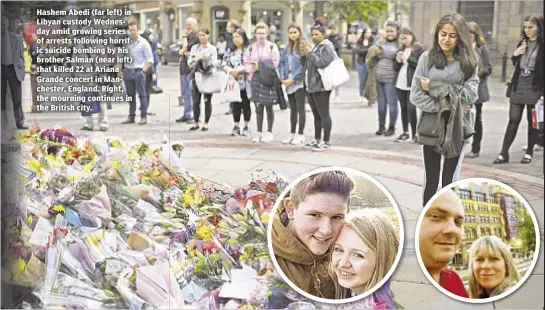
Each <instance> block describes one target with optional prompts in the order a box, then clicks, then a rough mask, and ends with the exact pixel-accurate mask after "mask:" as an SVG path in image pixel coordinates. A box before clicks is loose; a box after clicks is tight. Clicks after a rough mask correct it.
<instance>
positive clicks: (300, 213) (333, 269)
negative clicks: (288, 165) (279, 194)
mask: <svg viewBox="0 0 545 310" xmlns="http://www.w3.org/2000/svg"><path fill="white" fill-rule="evenodd" d="M353 188H354V182H353V181H352V180H351V179H350V178H349V177H348V176H347V174H346V173H345V172H342V171H325V172H321V173H317V174H314V175H311V176H310V177H307V178H305V179H304V180H302V181H300V182H299V183H297V184H296V185H295V186H294V187H293V188H292V189H291V191H290V193H289V194H288V195H289V197H288V195H286V198H284V199H283V202H282V204H281V207H280V208H279V210H280V211H279V212H277V213H276V216H275V218H274V220H273V224H272V246H273V251H274V255H275V258H276V261H277V263H278V267H280V269H281V270H282V272H283V273H284V274H285V275H286V277H287V278H288V279H289V280H290V281H291V282H292V283H293V284H294V285H295V286H297V287H298V288H299V289H301V290H302V291H304V292H306V293H308V294H311V295H313V296H316V297H320V298H324V299H345V298H351V297H355V296H358V295H360V294H363V293H365V292H367V291H369V290H370V289H372V288H373V287H374V286H376V285H377V284H378V283H379V282H380V281H382V279H383V278H384V277H386V275H387V274H388V272H389V271H390V269H391V267H392V266H393V264H394V261H395V258H396V256H397V253H398V249H399V246H400V245H399V231H398V230H397V229H396V228H395V226H394V224H393V223H392V221H391V220H390V219H389V218H388V216H387V215H386V214H384V213H382V212H381V211H379V210H377V209H372V208H366V209H363V210H362V211H358V212H357V213H358V215H357V216H353V217H352V216H347V211H348V206H349V202H350V194H351V192H352V190H353ZM348 217H350V219H349V220H347V218H348ZM373 298H374V299H375V300H374V304H381V305H383V306H384V308H388V309H392V308H396V305H395V303H394V301H393V298H392V294H391V291H390V282H389V280H388V281H387V282H386V283H385V284H384V285H383V286H382V287H381V288H380V289H379V290H377V291H376V292H374V293H373Z"/></svg>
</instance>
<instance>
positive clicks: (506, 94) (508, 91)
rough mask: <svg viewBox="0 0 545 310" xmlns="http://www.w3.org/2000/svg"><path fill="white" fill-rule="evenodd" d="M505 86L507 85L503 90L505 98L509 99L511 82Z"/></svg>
mask: <svg viewBox="0 0 545 310" xmlns="http://www.w3.org/2000/svg"><path fill="white" fill-rule="evenodd" d="M505 85H507V89H506V90H505V97H507V98H511V87H512V85H511V82H507V84H505Z"/></svg>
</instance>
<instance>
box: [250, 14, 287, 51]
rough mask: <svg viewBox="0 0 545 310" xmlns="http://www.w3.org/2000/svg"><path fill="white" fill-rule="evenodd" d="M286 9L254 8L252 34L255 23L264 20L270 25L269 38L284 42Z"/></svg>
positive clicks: (272, 40) (273, 40)
mask: <svg viewBox="0 0 545 310" xmlns="http://www.w3.org/2000/svg"><path fill="white" fill-rule="evenodd" d="M284 15H285V11H284V10H282V9H254V8H252V36H253V29H254V27H255V25H256V24H257V23H259V22H264V23H265V24H267V25H269V40H270V41H271V42H275V43H278V42H279V43H282V42H284V41H285V40H284V36H285V34H284V32H285V31H284V27H286V25H285V23H286V21H285V16H284Z"/></svg>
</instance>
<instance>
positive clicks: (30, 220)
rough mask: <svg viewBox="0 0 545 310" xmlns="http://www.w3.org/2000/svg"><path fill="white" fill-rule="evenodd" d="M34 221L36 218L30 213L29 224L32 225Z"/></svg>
mask: <svg viewBox="0 0 545 310" xmlns="http://www.w3.org/2000/svg"><path fill="white" fill-rule="evenodd" d="M33 222H34V218H33V217H32V215H29V216H28V225H30V226H32V223H33Z"/></svg>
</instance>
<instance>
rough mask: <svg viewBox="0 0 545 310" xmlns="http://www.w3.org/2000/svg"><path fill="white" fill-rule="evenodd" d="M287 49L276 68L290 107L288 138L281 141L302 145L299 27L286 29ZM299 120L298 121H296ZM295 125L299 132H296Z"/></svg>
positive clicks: (303, 121) (302, 123)
mask: <svg viewBox="0 0 545 310" xmlns="http://www.w3.org/2000/svg"><path fill="white" fill-rule="evenodd" d="M288 37H289V40H288V47H287V48H286V49H284V52H282V55H281V56H280V65H279V66H278V70H279V75H280V80H281V81H282V84H283V85H284V86H285V87H286V93H287V94H288V101H289V106H290V125H291V131H290V136H289V137H288V138H287V139H285V140H284V141H282V142H283V143H284V144H293V145H302V144H303V143H305V135H304V131H305V123H306V114H305V95H306V92H305V87H304V86H305V85H304V82H303V77H304V70H303V62H304V58H305V57H303V56H302V55H301V53H300V52H299V50H300V48H301V44H306V42H305V40H304V39H303V32H302V31H301V27H299V26H298V25H295V24H291V25H289V27H288ZM298 120H299V121H298ZM297 123H299V130H298V131H297V134H296V130H297Z"/></svg>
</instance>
